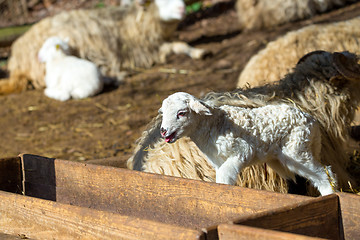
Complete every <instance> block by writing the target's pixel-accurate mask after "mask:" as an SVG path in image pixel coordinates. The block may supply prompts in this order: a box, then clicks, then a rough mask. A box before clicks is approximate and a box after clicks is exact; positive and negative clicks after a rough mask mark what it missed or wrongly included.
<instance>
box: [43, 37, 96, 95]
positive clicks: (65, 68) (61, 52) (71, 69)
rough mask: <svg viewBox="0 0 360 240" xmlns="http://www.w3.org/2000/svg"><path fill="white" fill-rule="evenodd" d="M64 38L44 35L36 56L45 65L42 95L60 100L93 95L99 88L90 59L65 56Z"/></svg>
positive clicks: (66, 45)
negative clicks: (45, 38) (43, 93)
mask: <svg viewBox="0 0 360 240" xmlns="http://www.w3.org/2000/svg"><path fill="white" fill-rule="evenodd" d="M68 54H69V46H68V44H67V41H64V40H62V39H61V38H59V37H50V38H48V39H47V40H46V41H45V42H44V44H43V46H42V47H41V49H40V51H39V53H38V58H39V61H40V62H45V64H46V75H45V84H46V89H45V95H46V96H48V97H50V98H54V99H57V100H60V101H66V100H68V99H70V98H71V97H72V98H75V99H82V98H86V97H89V96H93V95H95V94H96V93H98V92H100V91H101V90H102V88H103V81H102V78H101V76H100V72H99V70H98V68H97V67H96V65H95V64H94V63H92V62H90V61H87V60H84V59H80V58H77V57H74V56H68Z"/></svg>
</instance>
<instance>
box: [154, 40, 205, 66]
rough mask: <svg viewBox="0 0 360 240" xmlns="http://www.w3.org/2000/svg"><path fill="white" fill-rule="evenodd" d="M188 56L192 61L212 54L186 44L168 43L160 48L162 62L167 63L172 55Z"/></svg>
mask: <svg viewBox="0 0 360 240" xmlns="http://www.w3.org/2000/svg"><path fill="white" fill-rule="evenodd" d="M172 53H175V54H186V55H188V56H189V57H191V58H192V59H202V58H204V57H205V56H206V55H208V54H209V53H210V52H209V51H207V50H205V49H200V48H194V47H191V46H190V45H189V44H187V43H185V42H171V43H169V42H166V43H164V44H162V45H161V47H160V61H161V62H162V63H164V62H166V58H167V56H169V55H170V54H172Z"/></svg>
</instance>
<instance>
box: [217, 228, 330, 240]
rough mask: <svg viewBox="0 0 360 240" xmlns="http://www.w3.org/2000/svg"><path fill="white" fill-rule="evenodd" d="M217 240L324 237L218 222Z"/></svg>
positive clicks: (290, 239)
mask: <svg viewBox="0 0 360 240" xmlns="http://www.w3.org/2000/svg"><path fill="white" fill-rule="evenodd" d="M218 232H219V240H233V239H236V240H248V239H252V240H321V239H324V238H315V237H308V236H304V235H298V234H293V233H286V232H279V231H274V230H267V229H261V228H254V227H249V226H242V225H234V224H220V225H219V226H218Z"/></svg>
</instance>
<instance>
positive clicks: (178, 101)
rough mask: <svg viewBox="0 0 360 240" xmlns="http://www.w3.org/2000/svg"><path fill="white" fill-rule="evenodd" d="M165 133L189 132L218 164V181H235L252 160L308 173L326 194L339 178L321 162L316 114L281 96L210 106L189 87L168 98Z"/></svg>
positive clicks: (288, 172)
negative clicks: (259, 102) (251, 104)
mask: <svg viewBox="0 0 360 240" xmlns="http://www.w3.org/2000/svg"><path fill="white" fill-rule="evenodd" d="M159 112H160V113H162V124H161V128H160V132H161V135H162V136H163V137H164V138H165V141H166V142H168V143H173V142H175V141H176V140H177V139H178V138H181V137H183V136H188V137H190V138H191V140H192V141H194V143H195V144H196V145H197V146H198V147H199V149H200V150H201V151H202V152H204V154H205V155H206V156H207V158H208V161H209V162H210V163H211V165H212V166H213V167H214V168H215V171H216V182H217V183H224V184H234V183H235V181H236V178H237V175H238V174H239V172H240V171H241V170H242V169H243V168H244V167H246V166H250V165H254V164H257V163H262V162H266V163H267V164H269V165H270V166H271V167H272V168H273V169H274V170H275V171H277V172H278V173H279V174H280V175H282V176H284V177H287V178H292V179H294V178H295V176H294V173H296V174H298V175H300V176H303V177H305V178H307V179H309V180H310V181H311V183H312V184H313V185H314V186H315V187H316V188H317V189H318V190H319V192H320V193H321V195H327V194H331V193H333V192H334V189H333V187H332V184H336V180H335V178H334V176H333V174H332V173H331V171H330V168H329V167H325V166H322V164H321V163H320V158H321V157H320V154H321V131H320V124H319V123H318V122H317V121H316V119H315V118H314V117H312V116H311V115H309V114H307V113H305V112H302V111H301V110H300V109H298V108H296V107H293V106H290V105H289V104H285V103H281V102H277V103H275V102H274V103H271V104H268V105H265V106H262V107H257V108H243V107H236V106H229V105H223V106H220V107H215V106H210V105H208V104H206V103H204V102H202V101H201V100H199V99H197V98H195V97H194V96H192V95H190V94H188V93H183V92H179V93H175V94H173V95H170V96H169V97H168V98H166V99H165V100H164V101H163V104H162V107H161V108H160V110H159Z"/></svg>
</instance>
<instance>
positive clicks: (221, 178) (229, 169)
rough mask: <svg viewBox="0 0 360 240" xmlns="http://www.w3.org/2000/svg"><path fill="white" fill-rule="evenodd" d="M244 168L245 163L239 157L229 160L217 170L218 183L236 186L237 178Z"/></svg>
mask: <svg viewBox="0 0 360 240" xmlns="http://www.w3.org/2000/svg"><path fill="white" fill-rule="evenodd" d="M244 167H245V164H244V161H242V160H240V159H239V157H230V158H228V159H227V160H226V161H225V162H224V163H223V164H222V165H221V166H220V167H219V168H218V169H216V182H217V183H223V184H229V185H235V183H236V179H237V176H238V174H239V173H240V171H241V170H242V169H243V168H244Z"/></svg>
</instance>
